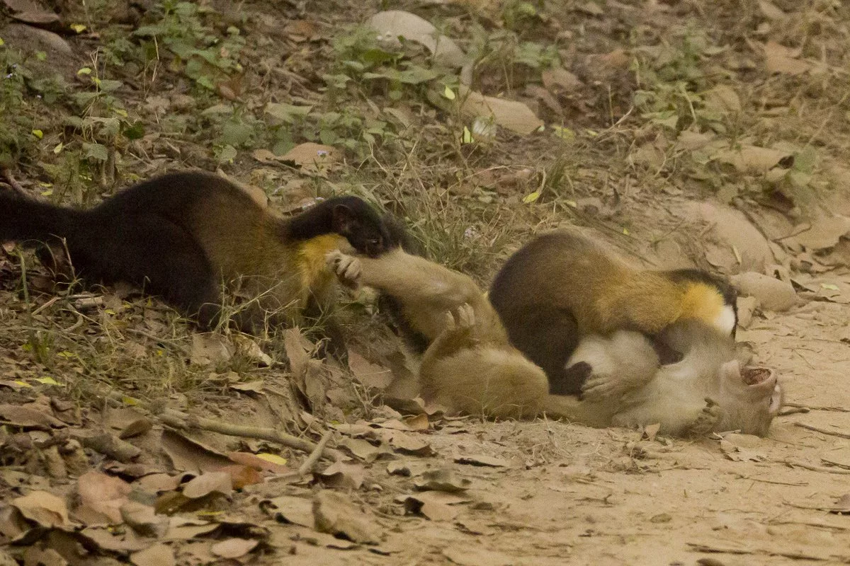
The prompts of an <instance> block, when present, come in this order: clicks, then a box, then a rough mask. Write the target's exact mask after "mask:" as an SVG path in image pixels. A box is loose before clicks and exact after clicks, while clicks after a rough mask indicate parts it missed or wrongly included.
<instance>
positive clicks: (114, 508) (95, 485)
mask: <svg viewBox="0 0 850 566" xmlns="http://www.w3.org/2000/svg"><path fill="white" fill-rule="evenodd" d="M132 491H133V488H132V487H130V484H128V483H127V482H125V481H124V480H122V479H121V478H115V477H112V476H107V475H106V474H102V473H100V472H96V471H90V472H87V473H85V474H83V475H82V476H80V479H79V480H78V481H77V493H79V496H80V503H81V505H82V506H84V507H88V508H89V509H91V510H93V511H95V512H96V513H100V514H102V515H104V516H105V517H107V518H108V519H109V521H110V522H111V523H112V524H120V523H121V522H122V521H123V519H122V517H121V506H122V505H124V504H125V503H127V502H128V501H129V499H128V498H127V496H128V495H129V494H130V492H132Z"/></svg>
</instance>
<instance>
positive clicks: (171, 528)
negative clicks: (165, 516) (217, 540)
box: [163, 517, 219, 541]
mask: <svg viewBox="0 0 850 566" xmlns="http://www.w3.org/2000/svg"><path fill="white" fill-rule="evenodd" d="M217 528H219V525H218V523H211V522H209V521H200V520H197V519H186V518H184V517H171V518H170V519H169V521H168V532H167V533H165V537H163V540H166V541H178V540H189V539H191V538H194V537H196V536H199V535H205V534H208V533H211V532H212V531H214V530H216V529H217Z"/></svg>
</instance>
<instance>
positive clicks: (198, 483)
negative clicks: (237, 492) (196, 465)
mask: <svg viewBox="0 0 850 566" xmlns="http://www.w3.org/2000/svg"><path fill="white" fill-rule="evenodd" d="M211 493H220V494H221V495H224V496H225V497H230V495H231V494H232V493H233V480H232V479H231V478H230V474H228V473H227V472H207V473H205V474H201V475H200V476H198V477H196V478H195V479H193V480H191V481H189V482H188V483H186V484H185V485H184V486H183V495H184V496H185V497H188V498H189V499H199V498H201V497H206V496H207V495H210V494H211Z"/></svg>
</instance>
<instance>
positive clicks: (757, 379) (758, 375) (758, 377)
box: [741, 368, 773, 385]
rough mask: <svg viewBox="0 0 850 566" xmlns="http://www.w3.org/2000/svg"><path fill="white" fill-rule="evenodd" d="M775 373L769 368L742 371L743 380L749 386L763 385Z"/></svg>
mask: <svg viewBox="0 0 850 566" xmlns="http://www.w3.org/2000/svg"><path fill="white" fill-rule="evenodd" d="M771 375H773V371H771V370H769V369H767V368H744V369H742V370H741V379H743V380H744V383H746V384H747V385H761V384H762V383H764V382H766V381H767V380H768V379H770V376H771Z"/></svg>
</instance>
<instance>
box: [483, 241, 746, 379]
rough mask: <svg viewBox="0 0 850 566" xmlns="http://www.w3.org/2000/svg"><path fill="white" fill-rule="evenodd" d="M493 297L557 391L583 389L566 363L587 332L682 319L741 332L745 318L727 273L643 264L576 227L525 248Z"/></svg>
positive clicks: (648, 327) (496, 283)
mask: <svg viewBox="0 0 850 566" xmlns="http://www.w3.org/2000/svg"><path fill="white" fill-rule="evenodd" d="M489 296H490V301H491V302H492V304H493V307H494V308H495V309H496V311H497V312H498V313H499V316H500V318H501V320H502V323H503V324H504V325H505V328H506V329H507V332H508V335H509V336H510V340H511V343H512V344H513V345H514V346H516V347H517V348H518V349H519V350H520V351H521V352H522V353H523V354H525V355H526V356H528V358H529V359H530V360H531V361H533V362H534V363H535V364H537V365H538V366H540V367H542V368H543V370H544V371H545V372H546V375H547V376H548V377H549V384H550V388H551V392H552V393H556V394H580V393H581V388H582V384H583V382H584V378H585V377H586V376H585V374H584V373H582V372H575V371H573V372H569V371H567V370H566V364H567V360H569V359H570V356H571V355H572V353H573V351H575V349H576V347H577V346H578V344H579V341H580V340H581V339H582V337H584V336H588V335H591V334H598V335H603V336H604V335H609V334H610V333H612V332H614V331H617V330H632V331H635V332H641V333H643V334H645V335H647V336H649V337H652V336H654V335H657V334H658V333H659V332H661V331H662V330H664V329H665V328H666V327H667V326H669V325H670V324H673V323H674V322H677V321H680V320H700V321H702V322H703V323H705V324H707V325H709V326H713V327H715V328H717V329H718V330H720V331H721V332H722V333H724V334H726V335H730V336H732V337H734V335H735V329H736V326H737V320H738V317H737V307H736V302H735V300H736V294H735V291H734V289H733V288H732V287H731V286H730V285H729V284H728V283H727V282H725V281H724V280H722V279H721V278H719V277H715V276H713V275H711V274H709V273H706V272H704V271H700V270H697V269H680V270H674V271H651V270H641V269H635V268H634V267H631V266H630V265H628V264H627V263H626V262H625V261H624V260H622V259H621V258H619V257H617V256H616V255H614V254H613V253H611V252H609V251H607V250H606V249H604V248H603V247H602V246H601V245H600V244H598V243H596V242H594V241H592V240H590V239H588V238H587V237H585V236H582V235H580V234H578V233H577V232H575V231H572V230H561V231H556V232H551V233H548V234H544V235H541V236H538V237H537V238H535V239H533V240H532V241H531V242H529V243H528V244H526V245H525V246H524V247H522V248H520V250H519V251H517V252H516V253H514V254H513V255H512V256H511V257H510V258H509V259H508V261H507V263H505V265H504V267H502V269H501V270H500V271H499V273H498V274H497V275H496V277H495V279H494V280H493V284H492V286H491V287H490V293H489ZM669 354H670V355H673V356H675V355H676V354H677V353H675V352H670V353H669ZM664 361H668V362H669V361H675V357H674V358H673V359H670V360H664Z"/></svg>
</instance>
